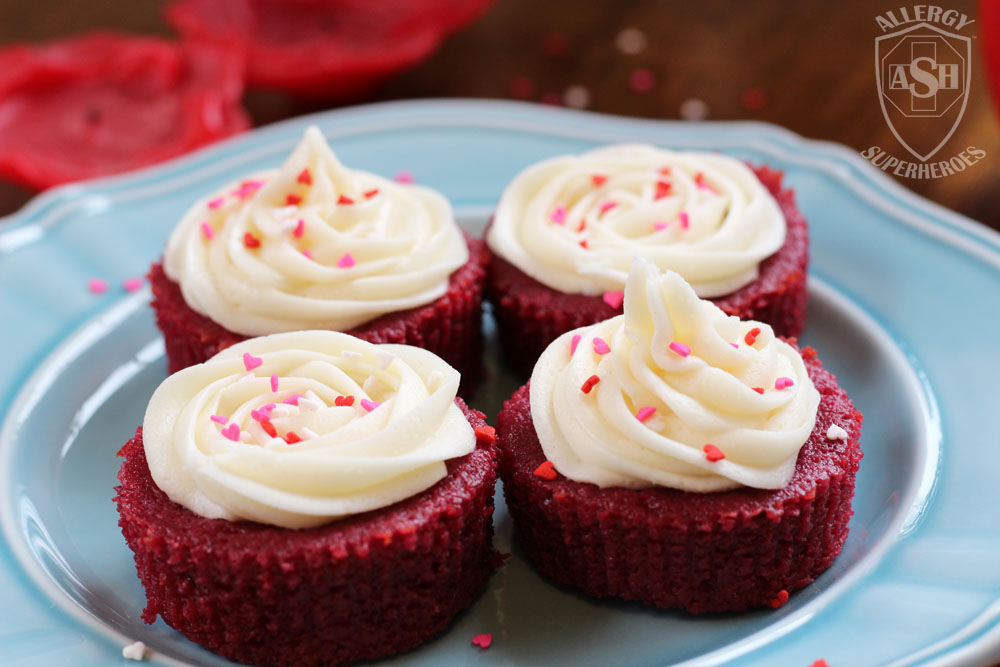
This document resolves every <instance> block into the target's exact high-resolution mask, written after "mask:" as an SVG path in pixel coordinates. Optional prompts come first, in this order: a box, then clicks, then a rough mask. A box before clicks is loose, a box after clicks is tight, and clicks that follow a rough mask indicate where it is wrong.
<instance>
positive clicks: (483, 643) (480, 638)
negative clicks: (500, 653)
mask: <svg viewBox="0 0 1000 667" xmlns="http://www.w3.org/2000/svg"><path fill="white" fill-rule="evenodd" d="M472 644H473V646H478V647H479V648H489V647H490V646H491V645H492V644H493V635H491V634H489V633H484V634H481V635H476V636H475V637H473V638H472Z"/></svg>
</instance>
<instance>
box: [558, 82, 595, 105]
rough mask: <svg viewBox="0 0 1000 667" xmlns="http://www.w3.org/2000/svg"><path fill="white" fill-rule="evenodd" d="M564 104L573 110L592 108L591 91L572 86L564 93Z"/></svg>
mask: <svg viewBox="0 0 1000 667" xmlns="http://www.w3.org/2000/svg"><path fill="white" fill-rule="evenodd" d="M563 103H564V104H565V105H566V106H568V107H569V108H571V109H586V108H587V107H589V106H590V91H589V90H587V89H586V88H584V87H583V86H570V87H569V88H567V89H566V92H564V93H563Z"/></svg>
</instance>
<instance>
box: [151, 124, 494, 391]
mask: <svg viewBox="0 0 1000 667" xmlns="http://www.w3.org/2000/svg"><path fill="white" fill-rule="evenodd" d="M487 258H488V252H487V251H486V249H485V247H484V246H483V244H482V242H480V241H476V240H473V239H470V238H468V237H467V236H466V235H465V234H464V233H463V232H462V231H461V230H460V229H459V228H458V226H457V225H456V223H455V220H454V217H453V215H452V211H451V206H450V205H449V204H448V202H447V200H446V199H445V198H444V197H443V196H442V195H440V194H439V193H437V192H435V191H433V190H430V189H428V188H424V187H420V186H415V185H404V184H400V183H395V182H393V181H390V180H388V179H385V178H382V177H379V176H376V175H374V174H370V173H367V172H361V171H355V170H350V169H347V168H346V167H344V166H343V165H342V164H341V163H340V162H339V161H338V160H337V158H336V157H335V156H334V154H333V152H332V151H331V150H330V148H329V146H327V144H326V141H325V140H324V138H323V136H322V134H321V133H320V131H319V130H318V129H316V128H310V129H309V130H307V131H306V135H305V137H304V138H303V140H302V143H301V144H300V145H299V146H298V148H296V150H295V151H294V152H293V153H292V155H291V156H290V157H289V158H288V160H287V162H286V163H285V164H284V166H282V168H281V169H280V170H277V171H274V172H266V173H263V174H257V175H254V176H252V177H250V178H247V179H245V180H243V181H240V182H238V183H233V184H230V185H229V186H227V187H225V188H223V189H222V190H221V191H219V192H217V193H215V194H213V195H211V196H209V197H206V198H204V199H203V200H201V201H199V202H197V203H196V204H195V205H194V206H193V207H192V208H191V209H190V210H189V211H188V212H187V214H185V216H184V217H183V218H182V219H181V221H180V223H179V224H178V226H177V227H176V229H175V230H174V232H173V234H172V236H171V238H170V241H169V243H168V245H167V250H166V253H165V256H164V259H163V262H162V265H160V264H157V265H154V266H153V268H152V270H151V271H150V274H149V277H150V281H151V283H152V287H153V295H154V299H153V308H154V310H155V311H156V319H157V324H158V326H159V327H160V330H161V331H162V332H163V334H164V338H165V340H166V348H167V359H168V363H169V368H170V371H171V372H175V371H177V370H180V369H181V368H185V367H187V366H189V365H191V364H195V363H200V362H202V361H205V360H206V359H209V358H210V357H212V356H213V355H214V354H216V353H217V352H218V351H219V350H222V349H225V348H226V347H228V346H230V345H232V344H234V343H236V342H239V341H242V340H246V339H247V338H249V337H253V336H260V335H267V334H272V333H280V332H285V331H295V330H305V329H330V330H334V331H344V332H349V333H351V334H353V335H357V336H359V337H361V338H364V339H365V340H368V341H370V342H374V343H385V342H392V343H403V344H407V345H415V346H418V347H423V348H425V349H427V350H430V351H431V352H434V353H435V354H437V355H439V356H441V357H442V358H443V359H444V360H445V361H447V362H448V363H449V364H451V365H452V366H454V367H455V368H457V369H458V370H459V372H460V373H461V374H462V379H463V382H462V389H463V391H470V390H471V389H473V388H474V386H475V383H476V380H477V379H478V376H479V373H480V369H481V363H482V362H481V350H482V342H481V336H482V332H481V319H482V305H481V304H482V289H483V282H484V280H485V266H486V263H487Z"/></svg>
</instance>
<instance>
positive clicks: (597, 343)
mask: <svg viewBox="0 0 1000 667" xmlns="http://www.w3.org/2000/svg"><path fill="white" fill-rule="evenodd" d="M610 351H611V348H610V347H609V346H608V344H607V342H606V341H605V340H604V339H603V338H595V339H594V352H595V353H597V354H607V353H608V352H610Z"/></svg>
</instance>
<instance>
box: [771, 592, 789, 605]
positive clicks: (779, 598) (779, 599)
mask: <svg viewBox="0 0 1000 667" xmlns="http://www.w3.org/2000/svg"><path fill="white" fill-rule="evenodd" d="M786 602H788V591H786V590H785V589H784V588H782V589H781V590H780V591H778V594H777V595H775V596H774V599H773V600H771V607H773V608H774V609H777V608H778V607H781V606H782V605H784V604H785V603H786Z"/></svg>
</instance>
